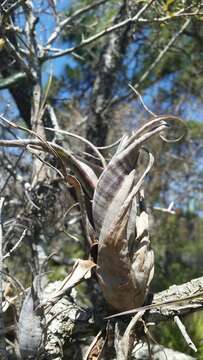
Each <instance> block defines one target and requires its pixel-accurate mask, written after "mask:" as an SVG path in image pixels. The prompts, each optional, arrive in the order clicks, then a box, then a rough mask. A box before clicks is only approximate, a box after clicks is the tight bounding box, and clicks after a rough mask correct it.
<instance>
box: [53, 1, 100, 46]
mask: <svg viewBox="0 0 203 360" xmlns="http://www.w3.org/2000/svg"><path fill="white" fill-rule="evenodd" d="M106 1H107V0H100V1H97V2H95V3H94V4H91V5H87V6H85V7H84V8H81V9H79V10H76V11H75V12H74V13H73V14H72V15H70V16H68V17H67V18H66V19H64V20H63V21H61V22H60V23H59V24H58V26H57V27H56V29H55V30H54V32H53V33H52V34H51V35H50V37H49V39H48V41H47V44H46V46H49V45H50V44H52V43H53V42H54V41H55V40H56V38H57V37H58V36H59V35H60V34H61V31H62V30H63V29H64V28H65V26H66V25H67V24H68V23H70V22H72V21H73V20H75V19H76V18H77V17H79V16H81V15H84V14H85V13H86V12H88V11H90V10H92V9H94V8H95V7H98V6H99V5H102V4H104V3H105V2H106Z"/></svg>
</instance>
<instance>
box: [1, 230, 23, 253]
mask: <svg viewBox="0 0 203 360" xmlns="http://www.w3.org/2000/svg"><path fill="white" fill-rule="evenodd" d="M27 231H28V229H25V230H24V231H23V233H22V235H21V237H20V239H19V240H18V241H17V242H16V244H15V245H14V246H13V247H12V248H11V250H9V251H8V252H7V253H6V255H4V256H3V259H4V260H5V259H6V258H8V257H9V256H11V255H12V253H13V252H14V251H15V250H16V249H17V248H18V246H19V245H20V244H21V242H22V241H23V239H24V237H25V235H26V233H27Z"/></svg>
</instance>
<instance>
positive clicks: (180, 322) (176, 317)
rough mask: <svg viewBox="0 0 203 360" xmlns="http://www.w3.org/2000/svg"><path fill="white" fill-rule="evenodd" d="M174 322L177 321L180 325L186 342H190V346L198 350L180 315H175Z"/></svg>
mask: <svg viewBox="0 0 203 360" xmlns="http://www.w3.org/2000/svg"><path fill="white" fill-rule="evenodd" d="M174 322H175V323H176V325H177V326H178V328H179V330H180V332H181V334H182V335H183V337H184V339H185V341H186V343H187V344H188V346H189V347H190V348H191V349H192V350H193V351H195V352H197V348H196V346H195V344H194V343H193V342H192V340H191V338H190V336H189V335H188V333H187V330H186V327H185V325H184V324H183V323H182V321H181V320H180V318H179V316H174Z"/></svg>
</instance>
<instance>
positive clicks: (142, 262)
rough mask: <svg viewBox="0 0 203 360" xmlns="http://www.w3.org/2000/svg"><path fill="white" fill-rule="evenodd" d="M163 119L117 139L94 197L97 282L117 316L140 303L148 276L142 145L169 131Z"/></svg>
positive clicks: (150, 274) (150, 266) (150, 256)
mask: <svg viewBox="0 0 203 360" xmlns="http://www.w3.org/2000/svg"><path fill="white" fill-rule="evenodd" d="M165 120H167V118H166V117H160V118H157V119H155V120H152V121H151V122H149V123H147V124H146V125H144V126H143V127H142V128H140V129H139V130H138V131H137V132H135V133H134V134H133V135H132V136H131V137H129V138H127V137H125V138H124V139H123V141H122V142H121V143H120V146H119V147H118V150H117V152H116V153H115V155H114V156H113V158H112V160H111V161H110V162H109V164H108V165H107V167H106V168H105V169H104V171H103V172H102V174H101V176H100V178H99V180H98V183H97V186H96V189H95V192H94V197H93V219H94V228H95V232H96V237H97V239H98V257H97V277H98V281H99V284H100V286H101V289H102V291H103V294H104V297H105V298H106V301H107V302H108V304H109V305H111V306H112V307H113V308H114V309H116V310H120V311H125V310H129V309H132V308H136V307H139V306H141V305H142V304H143V303H144V300H145V297H146V294H147V291H148V288H149V284H150V282H151V280H152V278H153V274H154V254H153V251H152V249H151V246H150V239H149V230H148V213H147V211H146V208H145V201H144V189H143V182H144V180H145V177H146V175H147V174H148V172H149V170H150V169H151V167H152V165H153V155H152V154H151V153H150V152H148V151H147V150H146V149H145V148H143V144H144V143H145V142H146V141H147V140H149V139H150V138H151V137H152V136H154V135H155V134H157V133H159V134H160V133H162V132H163V131H164V130H167V129H168V128H169V125H168V123H167V122H166V121H165ZM172 120H177V119H176V118H173V117H172ZM142 152H145V153H146V154H147V156H148V164H147V165H146V166H145V170H143V172H142V173H141V171H140V170H139V169H138V163H139V159H140V158H141V153H142ZM142 168H143V166H142Z"/></svg>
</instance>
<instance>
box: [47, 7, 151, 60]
mask: <svg viewBox="0 0 203 360" xmlns="http://www.w3.org/2000/svg"><path fill="white" fill-rule="evenodd" d="M154 1H155V0H150V1H149V2H148V3H147V4H145V5H144V6H143V7H142V8H141V9H140V11H138V13H137V14H136V15H135V16H133V17H131V18H127V19H125V20H123V21H121V22H120V23H117V24H114V25H112V26H110V27H108V28H105V29H104V30H102V31H100V32H99V33H97V34H95V35H92V36H90V37H89V38H87V39H86V40H85V39H83V40H82V41H81V42H80V44H78V45H76V46H73V47H71V48H68V49H65V50H61V51H59V52H58V53H56V54H54V55H47V56H45V57H43V60H44V61H46V60H49V59H55V58H58V57H61V56H64V55H67V54H71V53H72V52H75V51H77V50H79V49H81V48H82V47H84V46H86V45H88V44H91V43H92V42H94V41H95V40H98V39H99V38H101V37H103V36H105V35H107V34H110V33H112V32H113V31H116V30H118V29H120V28H122V27H124V26H127V25H129V24H131V23H134V22H136V21H137V20H138V19H139V18H140V17H141V15H142V14H143V13H144V12H145V10H147V9H148V8H149V7H150V6H151V5H152V3H153V2H154Z"/></svg>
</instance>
